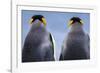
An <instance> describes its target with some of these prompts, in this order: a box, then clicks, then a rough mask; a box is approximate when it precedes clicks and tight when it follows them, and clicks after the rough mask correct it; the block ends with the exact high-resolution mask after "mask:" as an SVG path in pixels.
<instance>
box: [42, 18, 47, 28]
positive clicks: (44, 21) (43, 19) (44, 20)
mask: <svg viewBox="0 0 100 73" xmlns="http://www.w3.org/2000/svg"><path fill="white" fill-rule="evenodd" d="M42 22H43V24H44V26H45V27H46V24H47V23H46V19H45V18H42Z"/></svg>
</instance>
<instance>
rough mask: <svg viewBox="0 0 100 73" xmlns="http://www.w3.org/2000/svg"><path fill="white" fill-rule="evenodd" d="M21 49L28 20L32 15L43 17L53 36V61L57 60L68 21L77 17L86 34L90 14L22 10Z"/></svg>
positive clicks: (26, 31) (67, 28)
mask: <svg viewBox="0 0 100 73" xmlns="http://www.w3.org/2000/svg"><path fill="white" fill-rule="evenodd" d="M21 14H22V47H23V44H24V40H25V37H26V36H27V33H28V32H29V29H30V25H29V23H28V22H29V19H30V18H31V17H32V16H33V15H43V16H44V17H45V19H46V21H47V26H46V28H47V30H48V31H49V32H50V33H51V34H52V35H53V37H54V39H55V45H56V48H55V49H54V51H55V54H54V55H55V59H56V60H57V61H58V60H59V55H60V52H61V46H62V43H63V40H64V38H65V37H66V36H67V33H68V31H69V28H70V27H68V21H69V20H70V18H72V17H74V16H77V17H79V18H81V19H82V20H83V22H84V25H83V29H84V31H85V32H86V33H88V34H89V32H90V14H89V13H81V12H80V13H76V12H46V11H34V10H22V13H21Z"/></svg>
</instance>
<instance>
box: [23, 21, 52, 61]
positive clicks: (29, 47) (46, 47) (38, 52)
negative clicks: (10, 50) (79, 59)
mask: <svg viewBox="0 0 100 73" xmlns="http://www.w3.org/2000/svg"><path fill="white" fill-rule="evenodd" d="M52 46H53V45H52V41H51V40H50V33H49V32H48V31H47V30H46V29H45V27H43V26H42V23H41V22H39V21H38V23H35V24H32V27H31V29H30V31H29V33H28V35H27V36H26V39H25V43H24V46H23V50H22V62H34V61H52V60H54V51H53V47H52Z"/></svg>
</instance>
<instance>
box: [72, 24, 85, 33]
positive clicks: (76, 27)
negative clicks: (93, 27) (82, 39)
mask: <svg viewBox="0 0 100 73" xmlns="http://www.w3.org/2000/svg"><path fill="white" fill-rule="evenodd" d="M71 31H73V32H77V31H83V28H82V24H80V23H78V22H76V23H74V24H72V26H71Z"/></svg>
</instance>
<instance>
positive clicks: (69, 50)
mask: <svg viewBox="0 0 100 73" xmlns="http://www.w3.org/2000/svg"><path fill="white" fill-rule="evenodd" d="M89 49H90V48H89V36H88V35H87V34H86V33H85V32H84V30H83V29H82V25H81V24H79V23H75V24H73V26H72V27H71V30H70V32H69V33H68V35H67V37H66V38H65V40H64V43H63V46H62V53H61V56H60V60H78V59H89V58H90V50H89Z"/></svg>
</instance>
